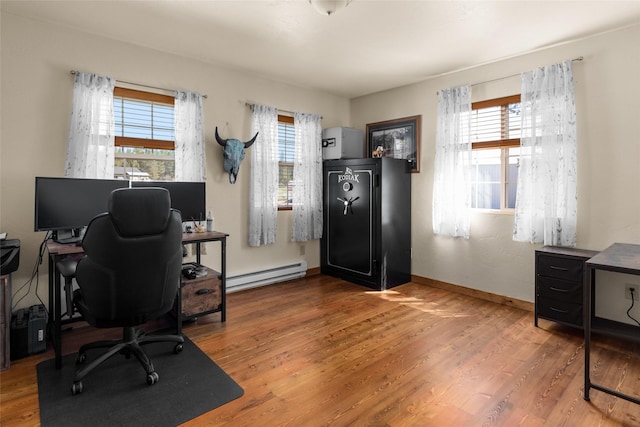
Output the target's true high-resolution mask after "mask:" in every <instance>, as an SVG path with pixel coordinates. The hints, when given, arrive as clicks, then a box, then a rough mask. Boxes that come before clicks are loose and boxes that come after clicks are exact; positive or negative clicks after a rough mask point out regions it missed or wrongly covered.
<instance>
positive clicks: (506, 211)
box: [471, 209, 516, 215]
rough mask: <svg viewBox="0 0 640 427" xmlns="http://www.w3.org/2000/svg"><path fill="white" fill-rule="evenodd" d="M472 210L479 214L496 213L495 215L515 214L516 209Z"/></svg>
mask: <svg viewBox="0 0 640 427" xmlns="http://www.w3.org/2000/svg"><path fill="white" fill-rule="evenodd" d="M471 212H473V213H474V214H475V213H479V214H494V215H515V213H516V210H515V209H471Z"/></svg>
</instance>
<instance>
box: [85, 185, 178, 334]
mask: <svg viewBox="0 0 640 427" xmlns="http://www.w3.org/2000/svg"><path fill="white" fill-rule="evenodd" d="M82 246H83V248H84V252H85V257H84V258H82V259H81V260H80V262H79V263H78V267H77V270H76V280H77V282H78V286H79V287H80V290H81V293H82V298H83V303H84V304H85V305H86V308H87V309H88V310H89V312H90V313H91V315H92V317H94V318H95V319H97V322H98V323H104V324H112V325H113V326H133V325H136V324H140V323H144V322H146V321H147V320H150V319H153V318H156V317H158V316H160V315H162V314H164V313H167V312H168V311H169V310H170V309H171V307H172V305H173V302H174V299H175V296H176V294H177V291H178V287H179V283H180V272H181V267H182V219H181V217H180V212H178V211H176V210H173V209H171V199H170V196H169V192H168V191H167V190H166V189H164V188H153V187H147V188H122V189H118V190H115V191H113V193H111V196H110V197H109V202H108V212H106V213H103V214H100V215H98V216H96V217H95V218H93V220H92V221H91V222H90V223H89V225H88V227H87V230H86V233H85V235H84V238H83V240H82Z"/></svg>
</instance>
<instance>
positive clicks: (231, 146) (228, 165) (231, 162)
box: [216, 126, 259, 184]
mask: <svg viewBox="0 0 640 427" xmlns="http://www.w3.org/2000/svg"><path fill="white" fill-rule="evenodd" d="M258 133H259V132H256V134H255V136H254V137H253V138H251V139H250V140H249V141H247V142H242V141H240V140H239V139H235V138H229V139H222V138H220V135H219V134H218V127H217V126H216V141H218V144H220V145H222V147H223V148H224V171H225V172H227V173H228V174H229V182H230V183H231V184H235V183H236V179H237V177H238V171H239V170H240V162H241V161H242V159H244V154H245V153H244V150H245V148H249V147H251V145H252V144H253V143H254V142H255V141H256V138H257V137H258Z"/></svg>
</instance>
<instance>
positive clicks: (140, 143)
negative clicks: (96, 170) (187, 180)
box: [113, 86, 175, 180]
mask: <svg viewBox="0 0 640 427" xmlns="http://www.w3.org/2000/svg"><path fill="white" fill-rule="evenodd" d="M113 97H114V99H115V98H125V99H134V100H139V101H145V102H153V103H158V104H165V105H171V107H172V108H174V107H175V97H174V96H170V95H163V94H160V93H155V92H147V91H141V90H136V89H129V88H125V87H121V86H116V87H114V89H113ZM174 131H175V129H174ZM114 146H115V147H127V148H143V149H149V150H168V151H173V152H174V153H175V140H161V139H151V138H135V137H128V136H119V135H116V136H115V137H114ZM117 159H135V160H159V161H166V160H167V159H166V158H162V157H161V156H157V155H154V154H128V155H125V154H121V153H115V155H114V160H117ZM174 161H175V154H174ZM173 178H174V179H173V180H175V176H174V177H173Z"/></svg>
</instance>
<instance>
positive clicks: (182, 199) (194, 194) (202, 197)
mask: <svg viewBox="0 0 640 427" xmlns="http://www.w3.org/2000/svg"><path fill="white" fill-rule="evenodd" d="M131 186H132V187H160V188H166V189H167V190H169V194H170V195H171V207H172V208H174V209H177V210H179V211H180V214H181V215H182V221H183V222H187V221H204V220H205V219H206V216H207V213H206V209H207V208H206V206H207V204H206V191H205V190H206V189H205V183H204V182H181V181H131Z"/></svg>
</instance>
